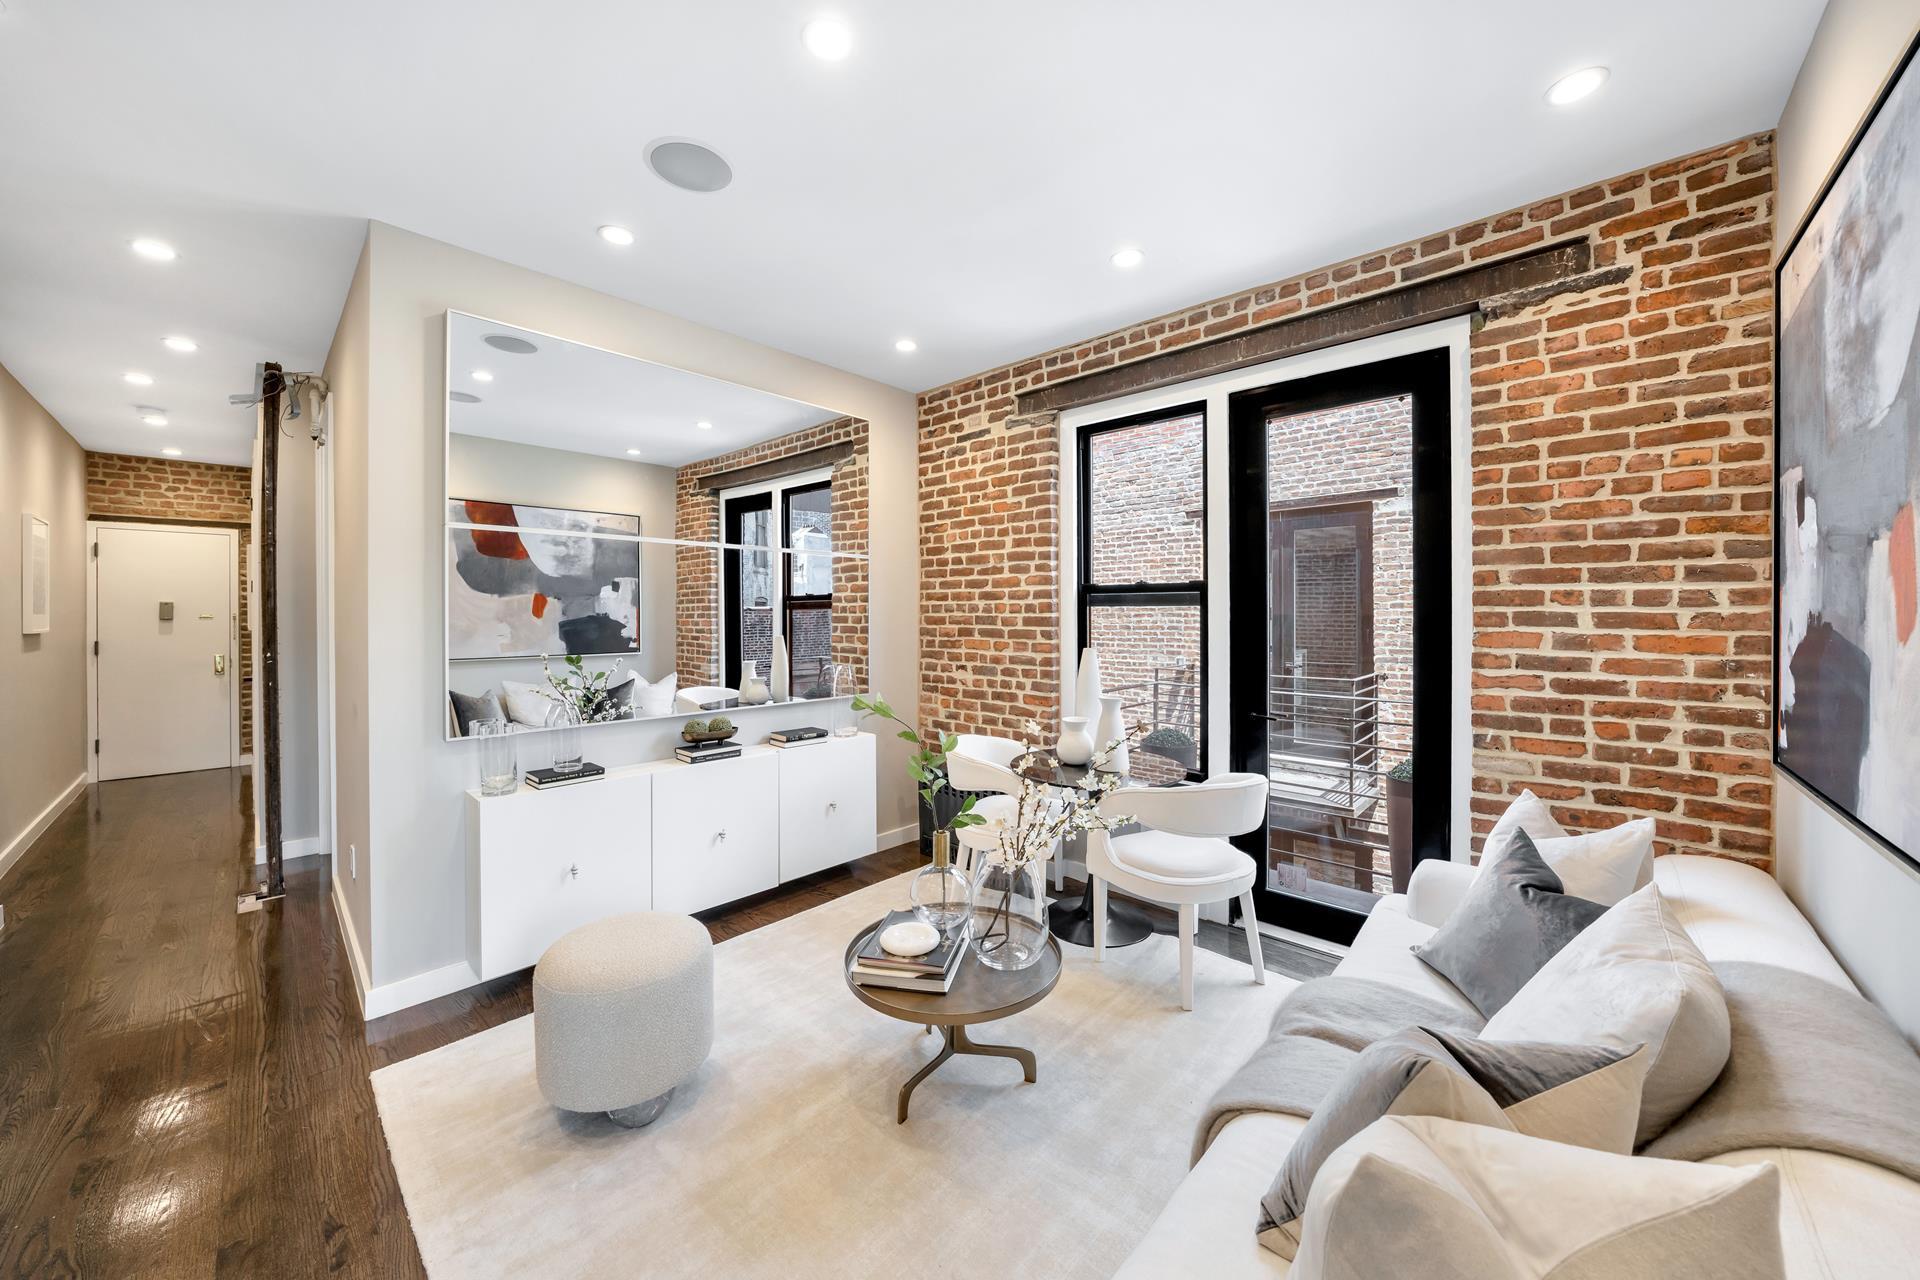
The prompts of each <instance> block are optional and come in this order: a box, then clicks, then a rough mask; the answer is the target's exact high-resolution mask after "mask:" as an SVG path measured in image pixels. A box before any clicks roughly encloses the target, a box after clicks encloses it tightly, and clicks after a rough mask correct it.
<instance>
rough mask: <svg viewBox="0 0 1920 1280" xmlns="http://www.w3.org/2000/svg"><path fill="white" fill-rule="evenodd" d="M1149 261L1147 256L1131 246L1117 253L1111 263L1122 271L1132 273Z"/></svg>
mask: <svg viewBox="0 0 1920 1280" xmlns="http://www.w3.org/2000/svg"><path fill="white" fill-rule="evenodd" d="M1146 260H1147V255H1146V254H1144V253H1142V252H1140V251H1139V250H1138V249H1135V248H1133V247H1131V246H1129V247H1127V248H1125V249H1120V250H1117V251H1115V253H1114V255H1113V258H1112V259H1111V261H1112V262H1113V265H1114V266H1116V267H1119V268H1120V269H1121V270H1122V271H1131V270H1133V269H1134V268H1135V267H1137V266H1139V265H1140V264H1141V263H1143V262H1145V261H1146Z"/></svg>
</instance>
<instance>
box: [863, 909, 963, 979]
mask: <svg viewBox="0 0 1920 1280" xmlns="http://www.w3.org/2000/svg"><path fill="white" fill-rule="evenodd" d="M917 919H919V917H918V916H916V915H915V914H914V913H913V912H911V911H889V912H887V918H886V919H885V920H882V921H881V922H880V927H879V928H877V929H875V930H874V931H873V936H872V937H870V938H868V939H867V940H866V942H865V943H863V944H862V945H861V947H860V950H859V952H858V953H856V954H855V956H854V959H855V961H856V962H858V963H859V964H862V965H865V966H866V967H867V968H869V969H892V970H896V971H898V972H902V973H922V974H925V973H945V972H946V971H947V969H948V968H949V967H950V966H951V965H952V963H953V953H954V952H955V951H960V950H965V948H966V945H967V939H966V933H965V931H964V930H962V929H959V928H955V929H954V930H953V931H952V932H951V933H948V934H946V935H944V936H942V937H941V939H940V941H939V942H938V943H937V944H935V946H934V948H933V950H931V951H929V952H927V953H926V954H924V955H918V956H897V955H895V954H893V952H891V951H888V950H887V949H886V948H885V947H883V946H881V945H880V935H881V934H883V933H885V932H886V931H887V930H888V929H891V928H892V927H893V926H894V925H896V924H906V923H908V922H910V921H914V920H917Z"/></svg>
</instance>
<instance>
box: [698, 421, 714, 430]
mask: <svg viewBox="0 0 1920 1280" xmlns="http://www.w3.org/2000/svg"><path fill="white" fill-rule="evenodd" d="M693 425H694V426H696V427H698V428H700V429H701V430H702V431H711V430H713V424H712V423H711V422H696V423H694V424H693Z"/></svg>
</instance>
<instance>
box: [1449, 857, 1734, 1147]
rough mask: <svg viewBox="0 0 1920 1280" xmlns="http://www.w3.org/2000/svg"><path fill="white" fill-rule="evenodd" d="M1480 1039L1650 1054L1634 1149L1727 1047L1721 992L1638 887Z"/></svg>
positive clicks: (1670, 1118) (1673, 921)
mask: <svg viewBox="0 0 1920 1280" xmlns="http://www.w3.org/2000/svg"><path fill="white" fill-rule="evenodd" d="M1480 1037H1481V1039H1483V1040H1544V1041H1547V1042H1548V1043H1551V1044H1605V1045H1613V1046H1615V1047H1617V1048H1622V1049H1624V1048H1630V1047H1632V1046H1634V1045H1637V1044H1644V1045H1646V1046H1647V1049H1648V1051H1649V1052H1650V1053H1651V1055H1652V1057H1651V1060H1650V1061H1649V1063H1648V1066H1647V1083H1646V1087H1645V1089H1644V1091H1643V1092H1642V1094H1641V1099H1640V1124H1639V1127H1638V1129H1637V1131H1636V1132H1635V1135H1634V1145H1635V1146H1636V1147H1638V1146H1641V1145H1644V1144H1645V1143H1646V1142H1648V1141H1649V1140H1651V1139H1652V1138H1654V1137H1656V1136H1658V1135H1659V1133H1660V1132H1661V1131H1662V1130H1664V1129H1665V1128H1666V1127H1667V1126H1668V1125H1670V1124H1672V1123H1673V1122H1674V1121H1675V1120H1676V1119H1678V1118H1679V1116H1680V1113H1681V1112H1683V1111H1685V1110H1686V1109H1687V1108H1688V1107H1691V1106H1692V1105H1693V1104H1694V1103H1695V1102H1696V1101H1698V1100H1699V1098H1700V1095H1701V1094H1703V1093H1705V1092H1706V1091H1707V1090H1708V1088H1710V1087H1711V1086H1712V1084H1713V1082H1714V1081H1715V1080H1716V1079H1718V1078H1719V1076H1720V1072H1721V1070H1722V1069H1724V1068H1725V1067H1726V1065H1727V1055H1728V1054H1729V1053H1730V1052H1731V1050H1732V1041H1733V1029H1732V1026H1731V1024H1730V1023H1729V1021H1728V1018H1727V1000H1726V995H1725V994H1724V993H1723V992H1722V991H1721V989H1720V980H1719V979H1718V978H1717V977H1715V976H1714V972H1713V968H1712V966H1710V965H1708V963H1707V961H1706V957H1704V956H1702V955H1701V954H1700V948H1698V947H1696V946H1695V945H1694V944H1693V939H1692V938H1689V937H1688V936H1687V931H1686V930H1685V929H1683V928H1681V926H1680V921H1679V919H1678V917H1676V916H1675V915H1674V914H1673V909H1672V908H1671V907H1669V906H1668V905H1667V904H1666V901H1665V899H1663V898H1662V897H1661V896H1660V889H1659V887H1658V886H1657V885H1651V884H1650V885H1648V886H1647V887H1646V888H1644V889H1642V890H1640V891H1639V892H1637V893H1634V894H1632V895H1630V896H1629V897H1628V898H1626V899H1625V900H1624V901H1622V902H1621V903H1619V904H1618V905H1617V906H1614V907H1610V908H1608V910H1607V913H1606V914H1605V915H1603V916H1601V917H1600V918H1599V919H1598V920H1596V921H1594V922H1593V923H1592V924H1590V925H1588V926H1587V927H1586V928H1585V929H1584V930H1583V931H1581V933H1580V935H1579V936H1578V937H1576V938H1575V939H1574V940H1573V941H1572V942H1569V943H1568V944H1567V945H1566V946H1565V947H1563V948H1561V949H1560V952H1559V954H1557V955H1555V956H1554V957H1553V959H1551V960H1549V961H1547V963H1546V964H1545V965H1543V966H1542V967H1541V969H1540V972H1538V973H1536V974H1534V975H1533V977H1532V978H1531V979H1529V980H1528V982H1527V985H1526V986H1524V987H1522V988H1520V991H1519V993H1518V994H1517V995H1515V996H1514V997H1513V999H1512V1000H1510V1001H1508V1002H1507V1003H1506V1004H1505V1005H1504V1006H1503V1007H1502V1008H1501V1009H1500V1011H1499V1012H1498V1013H1496V1014H1494V1015H1493V1017H1492V1018H1491V1019H1489V1020H1488V1022H1487V1025H1486V1027H1485V1028H1484V1029H1483V1030H1482V1031H1481V1033H1480Z"/></svg>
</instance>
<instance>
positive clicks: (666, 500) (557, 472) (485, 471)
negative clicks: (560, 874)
mask: <svg viewBox="0 0 1920 1280" xmlns="http://www.w3.org/2000/svg"><path fill="white" fill-rule="evenodd" d="M449 444H450V447H449V449H448V457H447V468H448V473H449V476H448V487H447V492H448V494H449V495H450V496H452V497H456V498H477V499H482V500H485V501H489V502H511V503H518V504H521V505H530V506H540V507H563V508H567V509H570V510H574V511H612V512H618V513H619V514H622V515H635V516H639V517H640V532H641V533H642V534H644V535H646V536H647V537H650V538H671V537H673V527H674V483H675V477H676V475H677V473H676V472H675V470H674V469H673V468H672V467H659V466H654V465H653V464H652V463H647V462H627V461H625V460H623V459H620V458H602V457H596V456H594V455H592V454H586V453H571V452H569V451H567V450H565V449H546V448H542V447H540V446H539V445H531V444H517V443H515V442H513V441H510V440H494V439H491V438H490V437H487V436H454V437H452V439H451V441H450V442H449ZM675 572H676V566H675V561H674V549H673V547H671V546H668V545H665V544H662V543H642V544H641V548H640V600H641V615H640V653H639V655H638V656H637V657H636V658H634V659H632V660H630V661H628V663H627V664H626V665H627V666H628V668H630V669H632V670H636V671H638V672H639V673H640V675H641V677H642V678H643V679H646V680H658V679H660V678H661V677H663V676H665V675H666V674H667V673H668V672H670V671H672V670H673V658H674V653H673V637H674V600H675V595H674V578H675ZM467 665H468V667H469V668H471V669H473V673H472V675H471V679H470V680H468V681H466V682H461V683H456V684H455V686H454V687H455V688H458V689H461V690H462V691H465V692H472V691H474V690H476V689H490V688H494V687H496V686H497V685H498V684H499V682H500V681H501V680H502V679H506V680H526V681H531V682H534V683H538V682H539V680H540V663H539V661H538V660H537V659H529V660H528V661H527V662H525V663H517V662H493V661H488V662H484V663H477V664H467ZM481 668H484V672H482V671H481V670H479V669H481ZM456 674H458V673H456Z"/></svg>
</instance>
